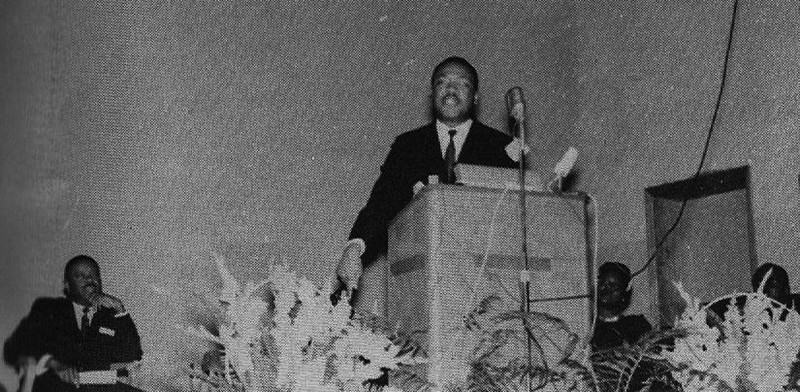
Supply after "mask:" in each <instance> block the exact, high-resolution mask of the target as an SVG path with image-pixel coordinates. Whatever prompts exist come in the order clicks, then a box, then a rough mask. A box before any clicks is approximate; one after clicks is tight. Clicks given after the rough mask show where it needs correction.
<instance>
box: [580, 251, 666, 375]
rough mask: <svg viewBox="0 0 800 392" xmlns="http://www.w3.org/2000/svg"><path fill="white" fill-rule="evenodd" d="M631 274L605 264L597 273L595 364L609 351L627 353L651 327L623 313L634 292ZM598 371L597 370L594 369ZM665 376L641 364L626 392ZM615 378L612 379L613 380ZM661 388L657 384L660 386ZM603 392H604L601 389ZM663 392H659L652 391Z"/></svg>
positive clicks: (617, 265)
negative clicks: (649, 380)
mask: <svg viewBox="0 0 800 392" xmlns="http://www.w3.org/2000/svg"><path fill="white" fill-rule="evenodd" d="M630 282H631V270H630V269H629V268H628V267H627V266H626V265H625V264H622V263H604V264H603V265H601V266H600V268H599V270H598V273H597V319H596V320H595V325H594V332H593V334H592V339H591V341H590V343H591V345H592V352H593V354H594V356H595V357H594V358H595V363H597V362H598V360H599V359H602V358H603V357H604V356H608V355H611V354H613V352H612V351H611V350H615V349H616V350H622V351H624V350H627V349H628V347H631V346H633V345H636V344H637V343H638V342H639V340H640V339H641V338H642V337H643V336H645V335H646V334H647V333H648V332H650V331H651V330H652V329H653V327H652V326H651V325H650V323H649V322H648V321H647V319H646V318H645V317H644V316H643V315H641V314H636V315H626V314H623V312H624V311H625V310H626V309H627V308H628V306H629V305H630V303H631V294H632V293H633V290H632V289H631V288H630V287H629V285H630ZM595 370H596V371H600V369H599V368H596V369H595ZM661 373H664V372H663V371H661V370H660V369H658V368H657V366H655V364H653V363H650V362H647V361H644V360H643V361H642V362H640V363H639V364H638V365H637V367H636V370H635V371H634V372H633V374H632V375H631V379H630V383H629V384H628V389H627V390H628V391H638V390H641V389H642V388H643V387H644V382H645V381H646V380H647V379H648V378H649V377H651V376H656V375H658V374H661ZM616 377H618V375H616V374H615V375H614V378H613V379H615V380H616ZM659 385H660V384H659ZM600 389H601V390H604V389H603V388H600ZM653 390H662V389H653Z"/></svg>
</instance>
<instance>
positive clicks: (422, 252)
mask: <svg viewBox="0 0 800 392" xmlns="http://www.w3.org/2000/svg"><path fill="white" fill-rule="evenodd" d="M525 197H526V205H527V211H526V213H527V226H528V228H527V233H528V238H527V246H528V253H529V258H528V260H529V269H530V282H531V284H530V293H531V299H532V301H531V310H532V311H539V312H546V313H549V314H550V315H553V316H556V317H558V318H561V319H562V320H564V321H565V322H566V323H567V324H568V325H569V326H570V328H571V330H572V332H574V333H576V334H578V335H579V336H586V335H587V333H588V330H589V328H590V326H591V320H592V318H593V317H594V316H593V314H592V311H593V296H592V293H593V292H594V271H595V268H594V265H593V262H592V257H591V248H590V247H589V244H590V243H591V242H590V239H591V238H592V235H593V232H592V231H591V230H589V228H590V227H591V225H590V221H589V213H588V204H587V202H586V197H585V196H578V195H560V194H553V193H543V192H526V196H525ZM519 204H520V203H519V191H506V192H503V191H501V190H497V189H489V188H479V187H468V186H458V185H443V184H439V185H432V186H427V187H425V188H423V189H422V190H421V191H420V192H419V193H417V194H416V195H415V197H414V199H413V200H412V202H411V203H409V205H408V206H406V208H405V209H404V210H402V211H401V212H400V213H399V214H398V215H397V216H396V217H395V219H394V220H393V222H392V224H391V226H390V228H389V246H388V251H387V259H388V274H387V275H388V284H387V286H386V287H387V289H386V295H387V297H386V313H387V316H388V321H389V323H390V325H392V326H394V325H399V328H400V330H401V331H402V332H404V333H406V334H409V335H412V336H414V337H415V338H416V340H417V341H421V342H422V344H423V349H424V350H425V352H426V354H427V355H428V363H427V364H426V365H425V367H426V369H425V373H426V377H427V378H428V380H430V381H432V382H435V383H436V384H437V385H440V386H444V385H447V384H449V383H459V382H462V381H464V380H465V379H466V377H467V375H468V373H469V366H468V358H469V356H470V354H471V352H472V350H473V348H474V347H475V346H476V344H477V343H478V339H477V338H476V336H473V335H474V334H472V333H470V331H467V330H466V328H465V316H466V315H467V314H468V313H469V312H470V310H471V309H473V308H474V307H475V306H476V305H477V304H478V302H479V301H481V300H483V299H484V298H486V297H488V296H490V295H495V296H498V297H500V298H502V299H503V300H504V303H507V304H509V310H514V309H520V304H521V303H522V302H521V301H522V298H521V297H520V292H521V291H520V288H519V287H520V285H519V281H520V276H521V270H523V269H524V261H523V260H522V256H521V241H520V236H521V231H520V217H519V216H520V214H519V212H520V211H519V208H520V205H519ZM493 216H494V224H492V221H493V219H492V218H493ZM490 237H491V238H490ZM484 260H485V261H486V262H485V269H484V272H483V273H481V265H483V264H484ZM520 328H521V323H520ZM544 350H545V351H547V348H546V347H545V348H544Z"/></svg>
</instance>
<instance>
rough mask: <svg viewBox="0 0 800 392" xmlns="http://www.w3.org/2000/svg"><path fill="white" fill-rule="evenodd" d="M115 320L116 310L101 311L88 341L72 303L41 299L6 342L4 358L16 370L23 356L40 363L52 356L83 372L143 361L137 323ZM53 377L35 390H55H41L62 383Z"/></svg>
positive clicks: (46, 376)
mask: <svg viewBox="0 0 800 392" xmlns="http://www.w3.org/2000/svg"><path fill="white" fill-rule="evenodd" d="M115 316H116V314H115V312H114V310H112V309H109V308H100V309H99V310H98V311H97V312H95V314H94V316H93V317H92V322H91V325H90V327H89V330H88V332H87V336H86V338H84V337H83V335H82V334H81V331H80V329H79V328H78V321H77V319H76V317H75V310H74V308H73V306H72V301H71V300H69V299H67V298H63V297H62V298H39V299H37V300H36V301H35V302H34V303H33V307H31V312H30V314H28V316H27V317H25V318H24V319H23V320H22V321H21V322H20V324H19V326H18V327H17V329H16V330H14V333H12V334H11V337H9V338H8V340H6V343H5V346H4V349H3V357H4V358H5V360H6V362H8V363H9V364H10V365H12V366H14V365H16V363H17V360H18V359H19V357H21V356H33V357H35V358H37V359H38V358H40V357H41V356H42V355H44V354H51V355H52V356H53V358H55V359H57V360H59V361H61V362H62V363H64V364H66V365H69V366H74V367H75V368H77V369H78V370H79V371H86V370H108V369H109V366H110V365H111V364H113V363H122V362H132V361H136V360H140V359H141V358H142V347H141V342H140V339H139V333H138V332H137V331H136V326H135V325H134V323H133V319H131V316H130V315H124V316H121V317H115ZM51 373H52V372H48V373H45V374H44V375H42V376H40V377H38V378H37V379H36V383H34V390H48V389H51V388H54V387H55V386H50V387H48V388H44V389H42V388H40V385H41V384H42V382H45V381H48V384H49V382H52V381H58V380H57V377H56V376H55V375H54V374H51ZM40 379H41V380H40ZM40 381H41V382H40ZM59 390H60V388H59Z"/></svg>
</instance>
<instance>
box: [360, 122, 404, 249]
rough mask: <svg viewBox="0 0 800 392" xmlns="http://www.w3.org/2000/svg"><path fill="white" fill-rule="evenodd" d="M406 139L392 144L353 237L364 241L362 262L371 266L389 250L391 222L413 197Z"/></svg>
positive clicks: (362, 210) (399, 139)
mask: <svg viewBox="0 0 800 392" xmlns="http://www.w3.org/2000/svg"><path fill="white" fill-rule="evenodd" d="M408 144H409V143H408V142H407V141H406V139H404V138H403V137H402V135H401V136H400V137H398V138H397V139H395V141H394V143H393V144H392V148H391V149H390V151H389V155H387V157H386V160H385V161H384V163H383V165H381V171H380V175H379V176H378V179H377V180H376V181H375V184H374V185H373V186H372V191H371V192H370V195H369V199H368V200H367V204H366V205H365V206H364V208H362V209H361V212H359V214H358V217H357V218H356V221H355V223H354V224H353V228H352V229H351V230H350V237H349V238H351V239H352V238H361V239H363V240H364V243H365V244H366V249H365V251H364V255H363V256H362V261H363V262H364V263H369V262H371V261H372V260H374V259H375V257H377V256H378V255H379V254H381V253H383V252H385V251H386V246H387V244H386V243H387V235H388V234H387V230H388V227H389V222H390V221H391V220H392V218H394V216H395V215H397V213H398V212H400V210H401V209H403V207H405V205H406V204H407V203H408V202H409V201H410V200H411V198H412V196H413V186H414V184H413V178H412V176H411V175H410V173H408V172H407V169H408V168H407V167H406V166H407V165H406V164H405V163H404V160H405V159H408V157H407V156H405V155H406V154H410V151H408V150H409V148H410V146H408Z"/></svg>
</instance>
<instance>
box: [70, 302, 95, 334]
mask: <svg viewBox="0 0 800 392" xmlns="http://www.w3.org/2000/svg"><path fill="white" fill-rule="evenodd" d="M84 307H85V306H83V305H81V304H79V303H77V302H73V303H72V308H73V309H74V310H75V320H76V321H77V323H78V329H81V319H82V318H83V308H84ZM96 311H97V309H95V307H94V306H90V307H89V311H88V312H86V317H88V318H89V324H91V323H92V317H94V313H95V312H96Z"/></svg>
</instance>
